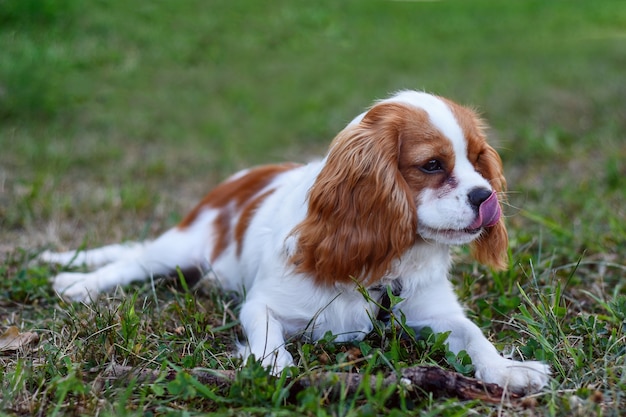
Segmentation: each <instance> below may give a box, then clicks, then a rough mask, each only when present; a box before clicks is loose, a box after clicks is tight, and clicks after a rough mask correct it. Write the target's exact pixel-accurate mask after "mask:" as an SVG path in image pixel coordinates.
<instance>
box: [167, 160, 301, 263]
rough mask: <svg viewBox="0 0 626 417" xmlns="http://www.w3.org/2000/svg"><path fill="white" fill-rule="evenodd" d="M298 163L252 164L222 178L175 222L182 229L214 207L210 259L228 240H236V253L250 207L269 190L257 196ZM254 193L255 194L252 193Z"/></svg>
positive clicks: (220, 251)
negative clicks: (244, 170) (188, 211)
mask: <svg viewBox="0 0 626 417" xmlns="http://www.w3.org/2000/svg"><path fill="white" fill-rule="evenodd" d="M298 166H299V165H298V164H292V163H287V164H279V165H278V164H277V165H265V166H261V167H257V168H253V169H251V170H249V171H248V172H246V173H244V174H243V175H240V176H238V177H235V178H234V179H230V180H226V181H224V182H223V183H221V184H219V185H218V186H217V187H215V188H214V189H213V190H212V191H210V192H209V193H208V194H207V195H206V196H205V197H204V198H203V199H202V200H201V201H200V203H198V204H197V205H196V206H195V207H194V208H193V210H191V212H190V213H189V214H188V215H187V216H186V217H185V218H184V219H183V220H182V221H181V222H180V223H179V224H178V227H179V228H180V229H184V228H187V227H189V226H190V225H192V224H193V222H194V221H195V220H196V219H197V217H198V215H199V214H200V213H201V212H202V211H203V210H205V209H218V210H219V213H218V215H217V217H216V218H215V221H214V222H213V227H214V228H215V237H214V239H215V243H214V246H213V251H212V253H211V261H215V259H217V258H218V257H219V256H220V255H221V254H222V253H223V252H224V251H225V250H226V248H227V247H228V246H229V245H230V244H231V243H232V241H233V239H235V240H236V241H237V244H238V249H237V252H238V254H239V253H240V251H241V249H240V245H241V242H243V237H244V235H245V232H246V228H247V226H248V224H249V223H250V219H251V217H252V216H253V214H254V211H255V210H256V208H258V206H259V205H260V204H261V202H262V201H263V199H264V198H266V197H267V196H268V195H269V194H270V193H269V192H266V193H263V194H262V195H261V196H257V194H258V193H259V192H261V190H263V189H264V188H265V187H267V186H268V185H269V184H270V183H271V182H272V180H273V179H274V178H276V177H277V176H278V175H279V174H281V173H283V172H285V171H289V170H291V169H294V168H296V167H298ZM255 196H256V197H255ZM237 218H238V220H237V222H236V223H235V222H234V219H237Z"/></svg>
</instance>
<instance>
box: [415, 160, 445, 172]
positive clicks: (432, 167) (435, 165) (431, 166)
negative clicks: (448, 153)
mask: <svg viewBox="0 0 626 417" xmlns="http://www.w3.org/2000/svg"><path fill="white" fill-rule="evenodd" d="M420 170H421V171H422V172H425V173H427V174H435V173H438V172H442V171H443V165H442V164H441V161H439V160H437V159H431V160H430V161H428V162H426V163H425V164H424V165H422V166H420Z"/></svg>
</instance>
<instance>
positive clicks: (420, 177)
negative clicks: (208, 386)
mask: <svg viewBox="0 0 626 417" xmlns="http://www.w3.org/2000/svg"><path fill="white" fill-rule="evenodd" d="M505 186H506V183H505V179H504V176H503V172H502V165H501V160H500V157H499V156H498V154H497V153H496V151H495V150H494V149H493V148H492V147H491V146H489V145H488V144H487V142H486V140H485V135H484V133H483V123H482V121H481V120H480V119H479V118H478V116H477V115H476V114H475V113H474V112H473V111H472V110H470V109H468V108H466V107H462V106H460V105H458V104H455V103H454V102H452V101H450V100H447V99H445V98H441V97H437V96H433V95H429V94H426V93H422V92H416V91H401V92H399V93H397V94H395V95H393V96H391V97H390V98H388V99H386V100H382V101H379V102H377V103H375V104H374V105H373V106H372V107H371V108H370V109H369V110H368V111H366V112H364V113H363V114H361V115H359V116H357V117H356V118H355V119H354V120H353V121H352V122H351V123H350V124H348V126H347V127H346V128H345V129H343V130H342V131H341V132H339V134H338V135H337V136H336V137H335V139H334V140H333V142H332V143H331V145H330V149H329V151H328V154H327V155H326V157H325V158H324V159H322V160H321V161H318V162H313V163H309V164H307V165H297V164H282V165H267V166H261V167H257V168H252V169H247V170H244V171H241V172H239V173H237V174H235V175H233V176H232V177H230V178H229V179H227V180H226V181H225V182H223V183H222V184H220V185H218V186H217V187H216V188H215V189H213V190H212V191H211V192H209V193H208V194H207V195H206V196H205V197H204V199H202V201H200V203H199V204H198V205H197V206H196V207H195V208H194V209H193V210H192V211H191V212H190V213H189V214H188V215H187V216H186V217H185V218H184V219H183V220H182V221H181V222H180V223H179V224H178V225H177V226H175V227H174V228H173V229H171V230H169V231H167V232H165V233H164V234H163V235H162V236H160V237H159V238H157V239H156V240H154V241H150V242H143V243H129V244H116V245H110V246H105V247H102V248H100V249H94V250H88V251H83V252H75V251H71V252H64V253H51V252H44V253H43V254H42V255H41V257H40V258H41V260H43V261H45V262H51V263H60V264H66V265H83V264H84V265H87V266H88V267H90V268H91V269H92V270H93V272H88V273H80V272H63V273H61V274H59V275H57V276H56V277H55V278H54V280H53V285H54V288H55V290H56V291H57V292H58V293H60V294H62V295H63V296H65V297H67V298H69V299H72V300H81V301H88V300H90V299H95V298H96V296H97V295H98V293H100V292H103V291H110V290H112V289H114V288H115V287H116V286H118V285H126V284H129V283H131V282H133V281H139V280H144V279H146V278H148V277H151V276H158V275H166V274H171V273H172V272H173V271H175V270H176V268H181V269H182V270H189V269H192V268H198V269H199V270H202V271H211V272H212V273H211V276H213V277H214V279H216V280H218V281H219V283H220V284H221V286H223V287H224V288H225V289H227V290H235V291H239V292H241V293H242V294H245V300H244V301H243V305H242V307H241V314H240V321H241V325H242V326H243V330H244V332H245V335H246V338H247V348H246V349H245V352H244V356H247V355H254V357H255V358H257V359H258V360H260V361H262V364H263V365H265V366H268V367H272V369H273V371H274V372H280V371H281V370H282V369H284V368H285V367H287V366H292V365H293V364H294V362H293V359H292V357H291V355H290V354H289V352H288V351H287V350H286V349H285V338H286V337H290V336H294V335H301V334H303V333H305V332H306V333H307V334H309V335H310V336H312V338H313V339H318V338H321V337H322V336H323V335H324V334H325V333H326V332H328V331H330V332H332V333H333V334H335V335H337V339H336V340H338V341H341V342H345V341H351V340H359V339H362V338H363V337H364V336H365V335H366V334H367V333H369V332H370V331H371V330H372V323H371V320H370V317H376V315H377V313H378V309H379V302H377V301H378V300H380V299H382V297H384V296H385V294H386V287H387V286H391V287H392V288H394V289H395V291H396V292H397V293H398V295H399V296H400V297H401V298H402V301H401V302H400V303H398V304H397V305H395V306H394V309H395V311H396V312H399V311H402V312H403V313H404V315H405V316H406V323H407V325H409V326H411V327H412V328H414V329H416V330H419V329H421V328H423V327H426V326H428V327H430V328H432V329H433V331H435V332H450V334H449V336H448V343H449V349H450V350H451V351H452V352H454V353H458V352H459V351H461V350H465V351H466V352H467V353H468V354H469V356H470V357H471V359H472V362H473V364H474V366H475V369H476V377H477V378H479V379H482V380H484V381H486V382H491V383H496V384H498V385H501V386H506V387H508V388H509V389H511V390H513V391H517V392H530V391H536V390H539V389H540V388H542V387H543V386H544V385H546V384H547V382H548V378H549V373H550V370H549V367H548V366H547V365H545V364H543V363H540V362H533V361H527V362H518V361H514V360H510V359H506V358H504V357H502V356H500V355H499V354H498V352H497V351H496V349H495V347H494V346H493V345H492V344H491V343H490V342H489V341H488V340H487V339H486V338H485V336H483V334H482V332H481V331H480V329H479V328H478V327H477V326H476V325H475V324H473V323H472V322H471V321H470V320H469V319H468V318H467V317H466V316H465V314H464V311H463V308H462V307H461V305H460V304H459V301H458V300H457V297H456V296H455V293H454V291H453V288H452V285H451V284H450V282H449V281H448V270H449V268H450V263H451V257H450V246H452V245H463V244H470V245H471V252H472V254H473V256H474V258H475V259H476V260H478V261H479V262H481V263H483V264H486V265H488V266H490V267H492V268H494V269H497V270H501V269H504V268H506V267H507V264H508V260H507V245H508V238H507V232H506V229H505V225H504V221H503V218H502V215H501V208H500V203H499V201H498V194H499V193H501V192H502V191H503V190H504V188H505ZM359 287H365V288H367V289H368V291H369V294H370V297H364V296H363V294H362V293H361V292H359V290H358V289H359Z"/></svg>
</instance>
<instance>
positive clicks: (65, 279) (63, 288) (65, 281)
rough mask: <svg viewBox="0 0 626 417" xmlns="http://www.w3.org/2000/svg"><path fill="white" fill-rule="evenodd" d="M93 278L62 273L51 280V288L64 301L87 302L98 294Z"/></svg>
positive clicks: (75, 273) (87, 275) (86, 275)
mask: <svg viewBox="0 0 626 417" xmlns="http://www.w3.org/2000/svg"><path fill="white" fill-rule="evenodd" d="M94 278H95V277H93V276H92V274H88V273H86V274H83V273H79V272H63V273H60V274H59V275H57V276H56V277H54V278H53V280H52V286H53V287H54V290H55V291H56V292H57V293H58V294H59V295H61V296H62V297H63V298H65V299H68V300H71V301H82V302H89V301H91V300H93V299H95V298H96V297H97V296H98V293H99V292H100V291H99V289H98V285H97V283H96V280H95V279H94Z"/></svg>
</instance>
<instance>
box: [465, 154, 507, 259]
mask: <svg viewBox="0 0 626 417" xmlns="http://www.w3.org/2000/svg"><path fill="white" fill-rule="evenodd" d="M476 169H477V170H478V172H480V174H481V175H482V176H483V177H485V178H486V179H487V180H488V181H489V182H490V183H491V186H492V187H493V189H494V190H495V191H496V192H497V193H498V200H499V202H500V205H502V201H503V199H504V192H505V191H506V179H505V178H504V173H503V169H502V160H501V159H500V155H498V152H496V150H495V149H493V148H492V147H491V146H489V145H485V148H484V150H483V151H482V152H481V153H480V156H479V158H478V162H477V166H476ZM508 246H509V237H508V233H507V230H506V226H505V224H504V216H502V217H501V218H500V220H499V221H498V223H496V224H495V225H494V226H492V227H488V228H486V229H485V231H484V232H483V233H482V234H481V235H480V236H479V237H478V239H476V240H475V241H474V242H472V244H471V250H472V255H473V257H474V258H475V259H476V260H477V261H478V262H480V263H482V264H485V265H488V266H490V267H492V268H494V269H496V270H504V269H507V268H508V266H509V255H508Z"/></svg>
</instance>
